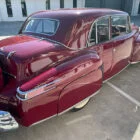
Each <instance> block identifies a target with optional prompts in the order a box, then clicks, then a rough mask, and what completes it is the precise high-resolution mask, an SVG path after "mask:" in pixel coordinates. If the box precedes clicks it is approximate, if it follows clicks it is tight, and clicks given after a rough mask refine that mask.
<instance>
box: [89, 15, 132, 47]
mask: <svg viewBox="0 0 140 140" xmlns="http://www.w3.org/2000/svg"><path fill="white" fill-rule="evenodd" d="M113 16H126V17H127V19H128V20H127V21H128V24H129V26H130V32H126V34H129V33H131V32H132V29H131V25H130V16H129V15H128V14H125V15H124V14H112V15H106V16H102V17H99V18H97V19H96V20H94V22H93V23H92V25H91V27H90V31H89V34H88V38H87V47H91V46H95V45H98V44H101V43H106V42H108V41H111V40H113V39H114V38H118V37H121V36H124V35H126V34H124V35H120V36H116V37H114V38H112V32H111V31H112V30H111V25H112V21H111V18H112V17H113ZM105 17H109V40H107V41H104V42H101V43H98V35H97V29H96V41H95V43H90V37H91V33H92V28H93V26H94V24H96V23H97V22H98V21H99V20H101V19H103V18H105ZM96 28H97V25H96Z"/></svg>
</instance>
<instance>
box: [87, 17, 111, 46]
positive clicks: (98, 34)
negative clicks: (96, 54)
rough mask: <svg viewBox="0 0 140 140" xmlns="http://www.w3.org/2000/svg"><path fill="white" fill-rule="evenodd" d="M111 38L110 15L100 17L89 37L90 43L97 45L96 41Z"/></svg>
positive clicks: (99, 41)
mask: <svg viewBox="0 0 140 140" xmlns="http://www.w3.org/2000/svg"><path fill="white" fill-rule="evenodd" d="M109 38H110V29H109V17H105V18H102V19H99V20H98V21H97V22H95V23H94V25H93V26H92V29H91V32H90V37H89V43H90V45H95V44H96V43H101V42H105V41H108V40H109Z"/></svg>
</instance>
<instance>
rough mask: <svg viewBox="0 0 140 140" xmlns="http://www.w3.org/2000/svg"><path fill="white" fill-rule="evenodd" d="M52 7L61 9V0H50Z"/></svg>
mask: <svg viewBox="0 0 140 140" xmlns="http://www.w3.org/2000/svg"><path fill="white" fill-rule="evenodd" d="M50 6H51V9H59V8H60V0H50Z"/></svg>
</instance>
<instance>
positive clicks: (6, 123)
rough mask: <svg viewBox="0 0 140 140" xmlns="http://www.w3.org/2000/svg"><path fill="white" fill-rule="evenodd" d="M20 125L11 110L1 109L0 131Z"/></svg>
mask: <svg viewBox="0 0 140 140" xmlns="http://www.w3.org/2000/svg"><path fill="white" fill-rule="evenodd" d="M18 127H19V125H18V123H17V122H16V120H15V119H14V118H13V117H12V116H11V114H10V113H9V112H6V111H0V132H6V131H10V130H14V129H17V128H18Z"/></svg>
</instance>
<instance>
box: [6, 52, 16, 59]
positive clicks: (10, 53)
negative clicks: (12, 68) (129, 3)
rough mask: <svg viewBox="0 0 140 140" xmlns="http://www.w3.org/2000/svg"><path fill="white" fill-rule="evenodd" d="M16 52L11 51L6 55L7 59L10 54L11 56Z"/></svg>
mask: <svg viewBox="0 0 140 140" xmlns="http://www.w3.org/2000/svg"><path fill="white" fill-rule="evenodd" d="M15 53H16V51H11V52H9V53H8V55H7V59H9V58H10V57H11V56H13V55H14V54H15Z"/></svg>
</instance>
